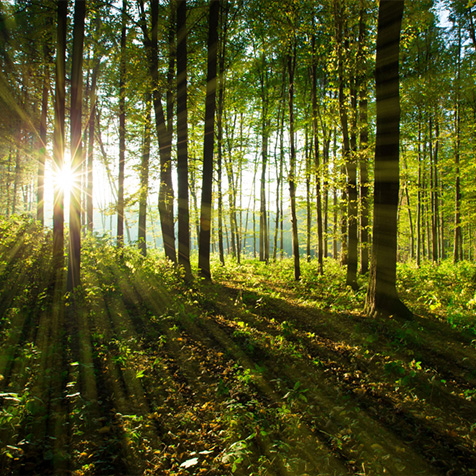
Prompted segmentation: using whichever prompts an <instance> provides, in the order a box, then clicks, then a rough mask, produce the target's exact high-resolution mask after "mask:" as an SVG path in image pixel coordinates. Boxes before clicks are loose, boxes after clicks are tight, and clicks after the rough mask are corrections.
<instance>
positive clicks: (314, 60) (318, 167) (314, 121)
mask: <svg viewBox="0 0 476 476" xmlns="http://www.w3.org/2000/svg"><path fill="white" fill-rule="evenodd" d="M311 46H312V70H311V73H312V74H311V81H312V85H311V102H312V134H313V139H314V166H315V168H316V209H317V262H318V270H319V274H323V273H324V260H323V256H324V246H323V231H322V195H321V176H322V170H321V164H320V157H319V135H318V126H317V115H318V110H317V58H316V35H315V34H313V35H312V39H311Z"/></svg>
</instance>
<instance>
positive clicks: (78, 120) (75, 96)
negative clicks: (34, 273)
mask: <svg viewBox="0 0 476 476" xmlns="http://www.w3.org/2000/svg"><path fill="white" fill-rule="evenodd" d="M85 17H86V2H85V1H82V0H76V1H75V3H74V27H73V55H72V65H71V169H72V171H73V173H74V174H77V173H78V171H80V170H81V167H82V165H83V160H84V157H83V147H82V112H81V111H82V108H81V103H82V97H83V95H82V91H83V90H82V83H83V43H84V20H85ZM75 182H76V183H75V186H73V188H72V189H71V196H70V207H69V261H68V280H67V288H68V290H69V291H72V290H74V289H75V288H76V287H77V286H78V285H79V284H80V283H81V280H80V277H81V275H80V266H81V182H80V179H76V181H75Z"/></svg>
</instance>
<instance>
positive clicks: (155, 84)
mask: <svg viewBox="0 0 476 476" xmlns="http://www.w3.org/2000/svg"><path fill="white" fill-rule="evenodd" d="M170 7H171V12H170V25H169V64H168V72H167V83H168V84H167V88H168V89H167V94H166V98H167V118H168V122H167V124H166V122H165V116H164V111H163V108H162V102H161V98H160V92H159V76H158V67H159V65H158V61H159V60H158V43H157V32H158V19H159V18H158V17H159V4H158V0H152V2H151V20H152V27H151V53H150V54H151V58H150V59H151V62H150V70H151V76H152V88H153V89H152V90H153V99H154V110H155V121H156V128H157V137H158V139H159V155H160V189H159V214H160V224H161V228H162V238H163V241H164V250H165V256H166V257H167V258H168V259H169V260H170V261H172V263H176V262H177V257H176V250H175V232H174V191H173V185H172V157H171V152H172V117H173V94H172V87H173V84H172V83H173V78H174V52H173V34H174V23H175V21H174V3H173V2H171V4H170Z"/></svg>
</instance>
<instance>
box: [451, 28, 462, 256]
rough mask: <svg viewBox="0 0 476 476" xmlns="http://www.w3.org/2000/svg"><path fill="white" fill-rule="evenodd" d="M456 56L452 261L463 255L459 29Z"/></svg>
mask: <svg viewBox="0 0 476 476" xmlns="http://www.w3.org/2000/svg"><path fill="white" fill-rule="evenodd" d="M458 34H459V35H458V40H459V42H458V57H457V71H456V99H455V196H454V204H455V205H454V206H455V212H454V243H453V262H454V263H457V262H458V261H461V259H462V255H463V236H462V230H461V179H460V148H461V110H460V108H461V105H460V97H459V96H460V94H459V93H460V91H459V89H460V67H461V31H460V30H459V31H458Z"/></svg>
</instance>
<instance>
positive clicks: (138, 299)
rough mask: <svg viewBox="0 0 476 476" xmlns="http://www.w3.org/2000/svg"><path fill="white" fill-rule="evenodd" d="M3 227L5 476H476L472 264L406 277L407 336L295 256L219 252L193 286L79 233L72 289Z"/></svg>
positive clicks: (328, 270) (411, 270)
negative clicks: (269, 258)
mask: <svg viewBox="0 0 476 476" xmlns="http://www.w3.org/2000/svg"><path fill="white" fill-rule="evenodd" d="M0 232H1V237H2V240H1V242H0V263H2V267H1V268H0V280H1V282H2V286H3V287H2V291H1V292H2V294H1V301H0V306H1V309H2V316H1V332H0V344H1V347H0V401H1V407H0V442H1V443H2V444H1V445H0V447H1V449H0V472H1V474H5V475H7V474H11V475H21V474H29V475H40V474H72V475H75V476H83V475H84V476H85V475H100V474H124V475H128V474H131V475H166V476H167V475H176V476H186V475H201V474H202V475H210V476H225V475H243V476H245V475H246V476H250V475H263V476H264V475H290V476H291V475H300V476H305V475H308V476H311V475H312V476H314V475H322V476H330V475H339V476H340V475H346V474H349V475H350V474H352V475H369V476H370V475H375V476H377V475H378V476H380V475H385V474H395V475H418V474H419V475H428V476H436V475H445V474H453V475H468V474H469V475H471V474H476V472H475V470H474V468H476V448H475V443H474V442H475V441H476V438H475V437H476V421H475V418H474V415H475V414H476V350H475V346H474V336H473V335H472V332H473V331H472V329H474V322H473V321H472V318H473V319H474V317H473V316H472V314H471V310H472V304H471V299H473V298H474V288H473V287H472V286H473V284H472V277H473V275H474V266H473V265H472V264H470V263H460V264H458V265H457V266H453V265H451V264H450V263H446V262H445V263H443V264H441V265H440V266H434V265H429V264H425V265H423V266H421V267H420V268H416V267H415V266H413V265H411V264H405V265H400V266H399V270H398V280H399V281H398V286H399V290H400V293H401V295H402V297H403V299H404V300H405V302H406V303H407V305H408V306H409V307H410V308H411V309H412V310H413V311H414V312H415V318H414V320H413V321H410V322H407V323H405V324H402V323H401V322H398V321H396V320H393V319H369V318H367V317H366V316H364V315H363V314H362V309H363V304H364V300H365V292H366V277H359V289H358V290H357V291H354V290H352V289H351V288H349V287H347V286H346V285H345V268H342V267H341V266H340V265H339V264H338V263H337V262H335V261H333V260H326V261H325V267H324V274H323V275H322V276H321V275H319V273H318V272H317V266H316V263H315V262H313V261H311V262H309V263H307V262H304V261H303V262H302V263H301V264H302V279H301V280H300V281H299V282H295V281H294V275H293V262H292V260H289V259H285V260H283V261H277V262H270V263H268V264H265V263H260V262H258V261H256V260H252V259H246V260H243V262H242V263H240V264H238V263H237V262H236V261H233V260H229V261H228V262H227V264H226V266H221V265H220V264H219V263H218V261H216V257H214V258H213V263H212V274H213V282H211V283H210V282H207V281H204V280H200V279H196V280H195V281H193V282H191V283H185V282H184V280H183V274H182V273H181V272H180V270H177V269H176V268H175V267H174V266H173V265H171V264H170V263H168V262H167V261H165V260H164V259H163V256H162V254H161V253H160V252H159V251H157V250H149V252H148V254H147V257H143V256H142V255H141V254H140V253H139V252H138V250H136V249H134V248H130V247H125V248H123V249H118V248H117V247H116V246H115V244H114V242H113V240H111V239H110V238H109V237H107V236H105V237H91V236H86V237H84V239H83V240H82V285H81V286H80V287H79V288H78V289H76V291H75V292H74V293H72V294H67V293H65V292H64V287H63V286H64V283H62V282H60V283H56V284H55V282H54V280H52V276H51V273H49V272H47V270H48V269H50V267H51V253H50V249H51V235H50V234H49V233H46V234H45V233H44V232H43V231H42V229H41V227H39V226H38V225H36V224H34V223H31V222H28V221H26V220H23V219H15V220H12V221H10V222H1V223H0ZM192 265H193V271H194V274H195V276H196V275H197V270H196V256H195V257H194V259H193V263H192ZM7 289H8V291H7ZM437 303H439V304H437ZM455 316H459V317H458V318H455Z"/></svg>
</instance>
